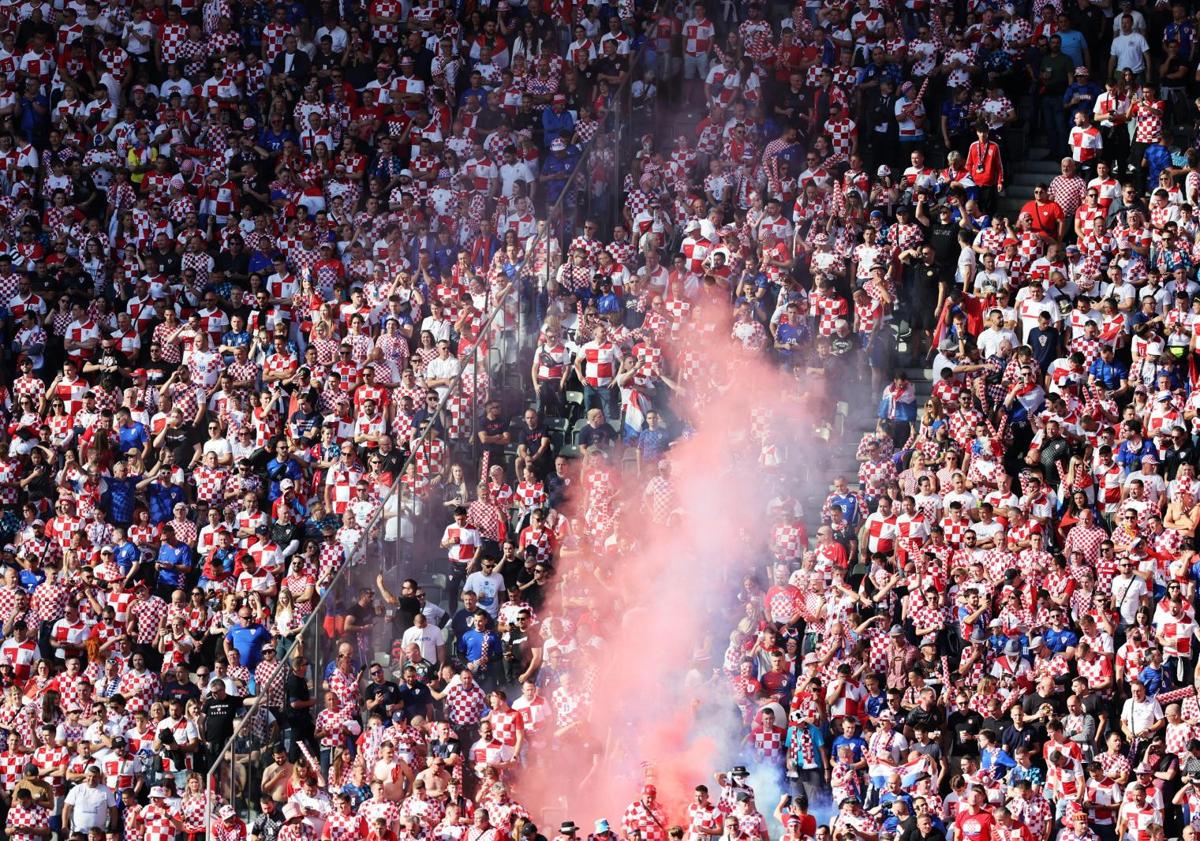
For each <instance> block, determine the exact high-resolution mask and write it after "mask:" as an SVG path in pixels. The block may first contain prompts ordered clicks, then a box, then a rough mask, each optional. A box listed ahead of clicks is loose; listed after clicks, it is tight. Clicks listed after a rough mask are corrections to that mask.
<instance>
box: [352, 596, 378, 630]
mask: <svg viewBox="0 0 1200 841" xmlns="http://www.w3.org/2000/svg"><path fill="white" fill-rule="evenodd" d="M346 615H347V616H353V617H354V624H355V626H357V627H358V628H369V627H370V626H371V623H372V622H373V621H375V605H374V604H366V605H363V604H359V603H358V602H355V603H354V604H353V605H351V606H350V609H349V610H347V611H346Z"/></svg>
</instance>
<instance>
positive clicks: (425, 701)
mask: <svg viewBox="0 0 1200 841" xmlns="http://www.w3.org/2000/svg"><path fill="white" fill-rule="evenodd" d="M396 695H397V703H399V704H403V705H404V717H405V718H412V717H413V716H414V715H425V714H426V713H427V712H428V711H429V705H430V704H432V703H433V693H432V692H430V691H429V687H428V686H426V685H425V684H423V683H421V682H420V681H417V682H416V683H414V684H413V685H412V686H409V685H408V684H407V683H405V684H402V685H401V686H400V687H399V688H398V689H397V693H396Z"/></svg>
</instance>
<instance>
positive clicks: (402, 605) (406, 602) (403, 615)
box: [392, 596, 421, 637]
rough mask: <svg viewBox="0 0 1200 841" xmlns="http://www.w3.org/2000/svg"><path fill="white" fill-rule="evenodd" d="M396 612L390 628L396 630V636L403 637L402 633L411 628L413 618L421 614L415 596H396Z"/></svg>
mask: <svg viewBox="0 0 1200 841" xmlns="http://www.w3.org/2000/svg"><path fill="white" fill-rule="evenodd" d="M393 609H394V610H395V611H396V612H395V615H394V616H393V617H392V627H393V628H395V629H396V630H397V634H396V636H398V637H402V636H404V632H405V631H407V630H408V629H409V628H411V627H412V623H413V618H414V617H415V616H416V615H417V614H418V613H420V612H421V602H420V601H418V600H417V598H416V597H415V596H396V606H395V608H393Z"/></svg>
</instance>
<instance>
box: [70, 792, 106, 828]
mask: <svg viewBox="0 0 1200 841" xmlns="http://www.w3.org/2000/svg"><path fill="white" fill-rule="evenodd" d="M65 802H66V804H67V805H68V806H70V807H71V809H72V812H71V830H72V831H73V832H87V831H88V830H89V829H92V828H93V827H99V828H101V829H103V828H104V827H106V826H108V810H109V809H110V808H116V805H117V798H116V796H115V795H114V794H113V793H112V790H111V789H110V788H109V787H108V786H106V785H103V784H100V785H97V786H95V787H92V786H89V785H86V784H82V783H81V784H80V785H77V786H75V787H74V788H73V789H71V791H70V792H68V794H67V799H66V801H65Z"/></svg>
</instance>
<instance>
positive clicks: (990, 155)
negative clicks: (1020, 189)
mask: <svg viewBox="0 0 1200 841" xmlns="http://www.w3.org/2000/svg"><path fill="white" fill-rule="evenodd" d="M967 170H968V171H969V172H970V173H971V180H972V181H974V182H975V185H976V186H977V187H979V206H980V207H982V208H983V210H984V212H985V213H989V214H990V213H991V212H992V211H993V210H994V209H995V207H996V196H997V194H999V193H1002V192H1004V162H1003V161H1002V160H1001V158H1000V144H998V143H996V141H994V140H991V139H990V138H989V137H988V127H987V123H984V122H982V121H981V122H978V123H976V124H975V142H974V143H972V144H971V146H970V148H969V149H967Z"/></svg>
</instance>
